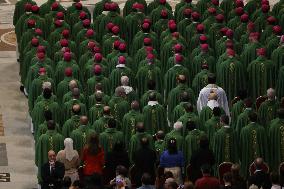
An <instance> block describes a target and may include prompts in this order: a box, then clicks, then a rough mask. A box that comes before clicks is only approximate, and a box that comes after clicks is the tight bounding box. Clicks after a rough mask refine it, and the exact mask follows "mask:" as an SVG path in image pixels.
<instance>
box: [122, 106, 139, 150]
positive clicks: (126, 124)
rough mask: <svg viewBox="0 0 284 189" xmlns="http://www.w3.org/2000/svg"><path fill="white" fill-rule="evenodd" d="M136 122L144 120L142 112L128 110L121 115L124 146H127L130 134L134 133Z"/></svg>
mask: <svg viewBox="0 0 284 189" xmlns="http://www.w3.org/2000/svg"><path fill="white" fill-rule="evenodd" d="M138 122H144V117H143V114H141V113H140V112H139V111H135V110H130V111H129V112H128V113H127V114H125V115H124V116H123V120H122V128H121V131H122V132H123V134H124V141H125V145H126V146H128V143H129V140H130V138H131V136H132V135H134V134H135V126H136V124H137V123H138Z"/></svg>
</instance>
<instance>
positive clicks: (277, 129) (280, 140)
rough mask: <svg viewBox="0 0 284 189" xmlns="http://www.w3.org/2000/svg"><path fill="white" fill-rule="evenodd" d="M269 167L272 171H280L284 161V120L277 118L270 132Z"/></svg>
mask: <svg viewBox="0 0 284 189" xmlns="http://www.w3.org/2000/svg"><path fill="white" fill-rule="evenodd" d="M268 139H269V141H268V145H269V149H270V150H269V151H270V153H269V154H270V156H269V165H270V168H271V171H278V168H279V167H278V166H279V164H280V163H282V162H283V161H284V120H283V119H279V118H276V119H274V120H273V121H271V123H270V125H269V132H268Z"/></svg>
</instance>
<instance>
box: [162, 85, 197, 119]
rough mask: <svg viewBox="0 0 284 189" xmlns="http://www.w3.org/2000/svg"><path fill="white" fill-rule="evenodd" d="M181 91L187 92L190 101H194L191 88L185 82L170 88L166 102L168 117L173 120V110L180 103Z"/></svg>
mask: <svg viewBox="0 0 284 189" xmlns="http://www.w3.org/2000/svg"><path fill="white" fill-rule="evenodd" d="M183 92H187V93H188V94H189V97H190V102H191V103H192V104H193V103H195V102H196V99H195V96H194V93H193V90H192V89H191V88H189V87H188V86H187V85H186V84H183V83H180V84H178V85H177V86H176V87H175V88H173V89H172V90H171V92H170V93H169V96H168V100H167V104H168V119H169V120H170V121H171V122H172V121H173V114H172V113H173V112H172V111H173V110H174V108H175V107H176V106H177V105H178V104H179V103H180V95H181V94H182V93H183Z"/></svg>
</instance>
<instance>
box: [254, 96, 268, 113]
mask: <svg viewBox="0 0 284 189" xmlns="http://www.w3.org/2000/svg"><path fill="white" fill-rule="evenodd" d="M266 100H267V96H260V97H258V98H257V99H256V102H255V105H256V110H258V108H259V107H260V105H261V104H262V103H263V102H265V101H266Z"/></svg>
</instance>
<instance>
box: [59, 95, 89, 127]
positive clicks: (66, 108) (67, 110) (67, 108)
mask: <svg viewBox="0 0 284 189" xmlns="http://www.w3.org/2000/svg"><path fill="white" fill-rule="evenodd" d="M75 104H79V105H80V107H81V115H87V113H88V112H87V108H86V105H85V104H83V103H82V102H81V101H80V99H74V98H73V97H72V99H71V100H69V101H68V102H65V103H64V104H63V109H62V110H63V112H62V114H63V117H62V118H61V123H62V124H64V123H65V121H67V120H68V119H69V118H71V117H72V114H73V113H72V107H73V105H75Z"/></svg>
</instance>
